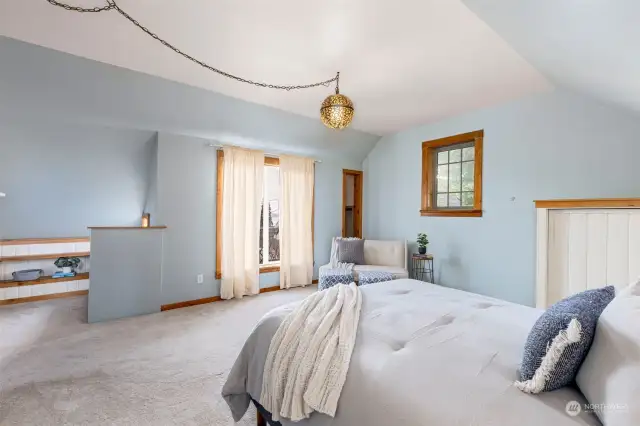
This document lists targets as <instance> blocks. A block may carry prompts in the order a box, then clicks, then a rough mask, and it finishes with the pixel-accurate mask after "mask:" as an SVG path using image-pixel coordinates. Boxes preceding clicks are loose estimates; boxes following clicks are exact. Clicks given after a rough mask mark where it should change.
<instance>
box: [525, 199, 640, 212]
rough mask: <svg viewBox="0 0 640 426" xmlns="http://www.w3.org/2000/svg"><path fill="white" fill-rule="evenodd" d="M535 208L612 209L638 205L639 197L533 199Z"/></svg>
mask: <svg viewBox="0 0 640 426" xmlns="http://www.w3.org/2000/svg"><path fill="white" fill-rule="evenodd" d="M534 203H535V204H536V208H537V209H612V208H614V209H615V208H627V207H633V208H638V207H640V198H591V199H588V198H582V199H574V200H570V199H569V200H535V201H534Z"/></svg>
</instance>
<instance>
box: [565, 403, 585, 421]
mask: <svg viewBox="0 0 640 426" xmlns="http://www.w3.org/2000/svg"><path fill="white" fill-rule="evenodd" d="M564 409H565V411H566V412H567V414H568V415H570V416H571V417H575V416H577V415H578V414H580V412H581V411H582V404H580V403H579V402H578V401H569V402H567V406H566V407H565V408H564Z"/></svg>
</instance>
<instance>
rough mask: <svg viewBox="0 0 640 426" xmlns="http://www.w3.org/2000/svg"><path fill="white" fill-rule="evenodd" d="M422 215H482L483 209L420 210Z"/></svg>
mask: <svg viewBox="0 0 640 426" xmlns="http://www.w3.org/2000/svg"><path fill="white" fill-rule="evenodd" d="M420 216H439V217H482V210H436V209H427V210H420Z"/></svg>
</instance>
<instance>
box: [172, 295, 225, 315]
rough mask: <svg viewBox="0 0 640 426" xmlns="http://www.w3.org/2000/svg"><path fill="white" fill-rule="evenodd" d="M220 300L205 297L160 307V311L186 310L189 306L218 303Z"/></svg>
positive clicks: (217, 297) (216, 297)
mask: <svg viewBox="0 0 640 426" xmlns="http://www.w3.org/2000/svg"><path fill="white" fill-rule="evenodd" d="M221 300H222V298H221V297H220V296H213V297H205V298H203V299H195V300H187V301H185V302H177V303H169V304H168V305H162V306H160V310H161V311H170V310H172V309H180V308H188V307H189V306H197V305H204V304H206V303H213V302H219V301H221Z"/></svg>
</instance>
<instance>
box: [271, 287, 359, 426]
mask: <svg viewBox="0 0 640 426" xmlns="http://www.w3.org/2000/svg"><path fill="white" fill-rule="evenodd" d="M361 304H362V296H361V294H360V290H359V288H358V287H357V286H356V285H355V284H354V283H352V284H351V285H348V286H346V285H337V286H334V287H332V288H330V289H327V290H324V291H320V292H318V293H315V294H313V295H311V296H309V297H307V298H306V299H305V300H303V301H302V302H301V303H300V305H299V306H298V307H297V308H296V309H295V310H294V311H293V312H291V313H290V314H289V315H288V316H287V317H286V318H285V320H284V321H283V322H282V324H280V327H279V328H278V331H276V334H275V335H274V336H273V339H272V340H271V344H270V345H269V353H268V354H267V360H266V362H265V366H264V376H263V380H262V393H261V396H260V401H261V402H262V405H263V406H264V407H265V408H266V409H267V410H268V411H269V412H271V413H273V420H280V418H281V417H284V418H286V419H290V420H292V421H299V420H302V419H305V418H307V417H309V415H310V414H311V413H312V412H314V411H317V412H320V413H325V414H327V415H329V416H331V417H333V416H334V415H335V412H336V408H337V406H338V399H339V398H340V392H341V391H342V386H343V385H344V381H345V379H346V377H347V371H348V369H349V361H350V359H351V353H352V351H353V345H354V343H355V339H356V333H357V329H358V319H359V318H360V307H361Z"/></svg>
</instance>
